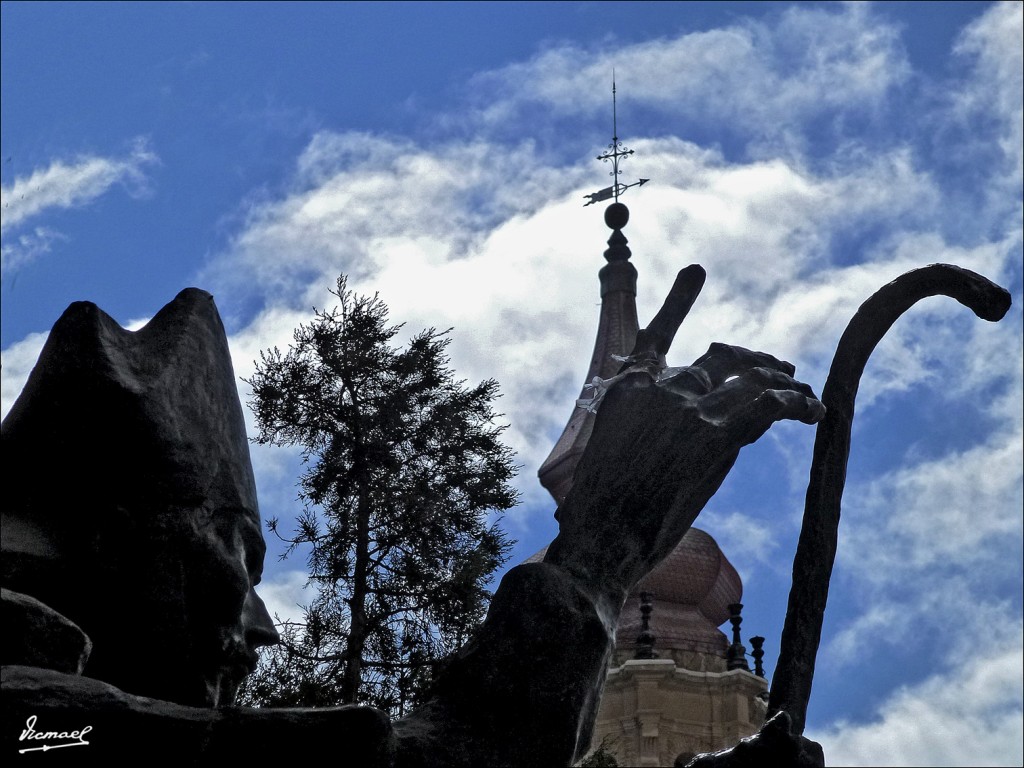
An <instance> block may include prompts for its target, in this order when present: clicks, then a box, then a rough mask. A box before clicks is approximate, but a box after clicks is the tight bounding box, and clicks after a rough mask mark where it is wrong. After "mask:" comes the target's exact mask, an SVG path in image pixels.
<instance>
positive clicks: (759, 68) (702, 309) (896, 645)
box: [0, 2, 1024, 765]
mask: <svg viewBox="0 0 1024 768" xmlns="http://www.w3.org/2000/svg"><path fill="white" fill-rule="evenodd" d="M0 8H2V14H3V18H2V21H3V25H2V96H3V99H2V118H3V119H2V151H0V156H2V163H3V164H2V188H3V193H2V196H3V200H2V215H3V218H2V228H0V229H2V258H3V263H2V265H3V269H2V310H0V311H2V349H3V369H2V405H3V413H5V414H6V412H7V410H8V409H9V408H10V405H11V403H12V402H13V400H14V398H15V397H17V394H18V392H19V391H20V388H21V386H22V385H23V383H24V380H25V378H26V376H27V375H28V372H29V370H30V369H31V367H32V365H33V364H34V361H35V358H36V356H37V354H38V351H39V349H40V347H41V345H42V343H43V341H44V339H45V335H46V333H47V331H48V329H49V327H50V326H51V325H52V323H53V322H54V321H55V320H56V318H57V317H58V316H59V315H60V313H61V312H62V311H63V310H64V308H65V307H66V306H67V305H68V304H69V303H70V302H72V301H75V300H80V299H88V300H91V301H94V302H96V303H97V304H99V305H100V306H101V307H102V308H103V309H105V310H106V311H107V312H109V313H110V314H111V315H113V316H114V317H115V318H117V319H118V320H119V321H121V322H122V323H124V324H126V325H129V326H131V327H136V326H137V325H138V324H139V323H141V322H143V321H144V320H145V319H146V318H148V317H150V316H152V315H153V314H154V313H155V312H156V311H157V310H158V309H159V308H160V307H161V306H162V305H163V304H165V303H166V302H167V301H169V300H170V299H171V298H173V297H174V295H175V294H176V293H177V292H178V291H179V290H180V289H182V288H184V287H186V286H190V285H196V286H199V287H202V288H205V289H207V290H209V291H211V292H212V293H213V294H214V295H215V297H216V300H217V303H218V306H219V308H220V311H221V313H222V315H223V317H224V319H225V323H226V325H227V327H228V332H229V335H230V341H231V345H232V351H233V356H234V362H235V368H236V372H237V373H238V374H239V375H240V376H246V375H248V374H250V373H251V372H252V370H253V360H254V359H255V358H256V357H258V354H259V351H260V350H261V349H263V348H266V347H268V346H272V345H279V346H281V347H285V346H287V343H288V341H289V338H290V333H291V330H292V329H293V328H294V327H295V325H297V324H298V323H299V322H302V321H304V320H307V319H308V318H309V317H310V316H311V307H312V306H314V305H316V306H323V305H324V303H325V302H326V301H327V300H328V299H329V295H328V294H327V289H328V288H329V287H331V286H332V285H333V283H334V280H335V278H336V276H337V275H338V274H339V273H340V272H345V273H347V274H349V275H350V282H351V285H352V286H353V287H355V288H356V289H357V290H359V291H361V292H369V293H372V292H374V291H378V292H379V293H380V295H381V297H382V298H383V299H384V301H385V302H386V303H387V304H388V305H389V306H390V308H391V313H392V314H391V317H392V320H394V321H396V322H405V323H406V324H407V325H406V330H407V331H408V333H406V334H405V336H406V337H408V336H411V335H412V334H413V333H414V332H415V331H416V330H419V329H421V328H424V327H429V326H437V327H448V326H452V327H453V328H454V331H453V339H454V342H453V344H452V347H451V353H452V358H453V363H454V366H455V367H456V369H457V371H458V373H459V374H460V376H462V377H465V378H467V379H470V380H473V381H478V380H480V379H483V378H488V377H494V378H496V379H497V380H498V381H499V382H500V383H501V388H502V392H503V393H504V395H503V398H502V400H501V403H500V405H501V410H502V411H503V412H504V413H505V414H506V418H507V420H508V422H509V424H510V425H511V426H510V429H509V431H508V432H507V436H508V439H509V441H510V442H511V443H512V445H513V446H514V447H515V449H516V450H517V452H518V461H519V462H520V463H521V464H522V470H521V472H520V475H519V478H518V485H519V487H520V488H521V490H522V494H523V503H522V504H521V505H520V506H519V507H517V508H516V509H515V510H513V511H511V512H510V513H509V514H508V515H507V516H506V518H505V523H506V527H507V529H508V531H509V533H510V534H511V535H512V536H513V537H514V538H516V539H518V541H519V544H518V545H517V547H516V550H515V553H514V558H513V561H512V562H513V563H514V562H516V561H518V560H520V559H522V558H524V557H526V556H528V555H529V554H531V553H533V552H534V551H536V550H537V549H539V548H540V547H541V546H543V545H544V544H546V543H547V542H548V541H549V540H550V539H551V537H552V536H553V535H554V533H555V525H554V521H553V520H552V517H551V514H552V511H553V503H552V502H551V500H550V499H549V498H548V497H547V496H546V494H545V493H544V492H543V490H542V489H541V488H540V487H539V485H538V484H537V482H536V471H537V468H538V466H539V465H540V462H541V461H542V460H543V459H544V457H545V456H546V454H547V452H548V451H549V450H550V448H551V445H552V443H553V441H554V440H555V438H556V437H557V436H558V434H559V433H560V431H561V428H562V426H563V425H564V423H565V421H566V419H567V418H568V416H569V414H570V411H571V408H572V403H573V400H574V399H575V397H576V396H577V394H578V390H579V387H580V385H581V384H582V383H583V377H584V374H585V372H586V367H587V361H588V357H589V353H590V347H591V345H592V343H593V336H594V332H595V330H596V320H597V312H598V302H599V297H598V290H597V289H598V284H597V274H596V273H597V270H598V269H599V268H600V267H601V266H602V264H603V263H604V262H603V258H602V256H601V254H602V251H603V249H604V248H605V242H604V241H605V239H606V238H607V236H608V230H607V229H606V228H605V226H604V224H603V221H602V217H601V207H602V206H591V207H587V208H584V207H582V202H583V198H582V195H583V194H584V193H587V192H592V191H595V190H596V189H599V188H600V187H603V186H606V185H607V184H608V183H609V181H610V180H609V177H608V175H607V172H608V167H607V166H606V165H603V164H601V163H598V162H596V161H595V160H594V158H595V156H596V155H597V154H598V153H600V152H601V151H602V150H603V149H604V148H605V147H606V146H607V144H608V142H609V140H610V138H611V99H610V97H611V93H610V90H611V89H610V86H611V76H612V70H613V68H614V70H615V73H616V78H617V83H618V96H619V99H618V115H619V123H618V125H619V136H620V138H621V139H622V140H623V141H624V143H625V144H626V145H627V146H628V147H629V148H632V149H634V150H635V151H636V154H635V155H634V156H632V157H631V158H629V159H628V160H627V161H625V162H624V163H623V171H624V180H625V181H632V180H634V179H635V178H639V177H641V176H642V177H645V178H647V177H649V178H650V179H651V182H650V183H649V184H647V185H646V186H644V187H643V189H640V190H631V191H630V193H629V194H628V195H627V197H626V198H624V202H627V203H628V204H629V206H630V209H631V212H632V218H631V221H630V224H629V226H628V227H627V229H626V232H625V233H626V235H627V236H628V237H629V240H630V245H631V247H632V249H633V263H634V264H635V265H636V267H637V269H638V271H639V273H640V279H639V295H638V297H637V301H638V306H639V314H640V318H641V323H644V322H646V320H648V319H649V318H650V317H651V316H652V315H653V313H654V312H655V311H656V309H657V307H658V306H660V302H661V301H662V299H663V298H664V295H665V293H666V292H667V290H668V288H669V286H670V285H671V280H672V276H673V275H674V273H675V272H676V271H677V270H678V269H680V268H682V267H684V266H686V265H687V264H690V263H694V262H697V263H700V264H702V265H703V266H704V267H705V268H706V269H707V271H708V281H707V285H706V287H705V289H704V293H703V294H702V296H701V297H700V299H699V300H698V302H697V304H696V305H695V307H694V310H693V311H692V312H691V315H690V317H689V318H688V319H687V321H686V323H685V324H684V325H683V328H682V329H681V331H680V333H679V334H678V336H677V339H676V342H675V346H674V348H673V351H672V353H671V354H670V355H669V359H670V362H672V363H674V364H685V363H689V362H691V361H692V360H693V359H694V358H696V357H697V356H699V355H700V354H701V353H703V352H704V350H705V349H706V348H707V345H708V344H709V343H710V342H712V341H724V342H728V343H732V344H738V345H741V346H746V347H750V348H754V349H761V350H764V351H767V352H771V353H772V354H774V355H776V356H777V357H781V358H784V359H788V360H790V361H791V362H793V363H794V364H795V365H796V366H797V374H798V377H799V378H801V379H803V380H804V381H807V382H808V383H810V384H811V385H812V386H813V387H814V388H815V390H816V391H818V392H820V391H821V387H822V385H823V383H824V380H825V376H826V374H827V370H828V365H829V363H830V361H831V356H832V353H833V351H834V349H835V346H836V342H837V341H838V338H839V335H840V334H841V333H842V331H843V329H844V327H845V325H846V323H847V322H848V320H849V318H850V317H851V316H852V314H853V313H854V311H855V310H856V308H857V306H858V305H859V304H860V303H861V302H862V301H863V300H864V299H866V298H867V297H868V296H869V295H870V294H871V293H872V292H873V291H874V290H876V289H877V288H878V287H880V286H882V285H883V284H885V283H886V282H888V281H890V280H892V279H893V278H895V277H896V276H897V275H899V274H901V273H903V272H905V271H907V270H909V269H913V268H915V267H918V266H923V265H925V264H929V263H933V262H949V263H954V264H958V265H961V266H963V267H967V268H969V269H973V270H975V271H977V272H981V273H982V274H984V275H986V276H987V277H989V278H990V279H992V280H994V281H996V282H998V283H1000V284H1001V285H1003V286H1005V287H1007V288H1008V289H1009V290H1010V291H1011V293H1012V295H1013V302H1014V305H1013V308H1012V309H1011V310H1010V313H1009V315H1008V316H1007V317H1006V318H1005V319H1004V320H1003V321H1002V322H1000V323H996V324H990V323H984V322H982V321H980V320H977V319H976V318H974V316H973V315H971V313H970V312H969V311H967V310H966V309H964V308H963V307H961V306H960V305H958V304H956V303H955V302H953V301H951V300H948V299H941V298H934V299H929V300H926V301H924V302H922V303H920V304H919V305H918V306H917V307H915V308H914V309H913V310H911V311H910V312H908V313H907V314H906V315H905V316H904V317H903V318H902V319H901V320H900V321H899V322H898V323H897V325H896V326H895V327H894V328H893V330H892V331H891V332H890V333H889V335H888V336H887V337H886V338H885V340H884V341H883V343H882V344H881V345H880V346H879V347H878V349H877V350H876V352H875V354H874V357H873V358H872V360H871V362H870V364H869V366H868V369H867V372H866V374H865V377H864V380H863V383H862V388H861V393H860V396H859V399H858V412H857V422H856V423H855V425H854V436H853V456H852V458H851V463H850V472H849V480H848V485H847V489H846V497H845V503H844V517H843V522H842V526H841V530H840V550H839V555H838V562H837V567H836V571H835V574H834V576H833V579H832V591H831V598H832V599H831V602H830V604H829V609H828V613H827V615H826V621H825V629H824V637H823V642H822V648H821V651H820V653H819V659H818V670H817V674H816V677H815V689H814V695H813V697H812V699H811V705H810V710H809V715H808V732H809V735H810V736H812V737H813V738H816V739H818V740H820V741H821V742H822V744H823V745H824V747H825V753H826V756H827V758H828V760H829V762H830V763H831V764H841V765H883V764H884V765H1019V764H1021V762H1022V760H1024V755H1022V747H1021V743H1022V719H1024V715H1022V675H1024V670H1022V657H1024V654H1022V646H1024V619H1022V543H1021V541H1022V512H1021V509H1022V458H1021V457H1022V415H1021V413H1022V378H1024V377H1022V365H1024V363H1022V335H1024V334H1022V319H1021V318H1022V316H1021V305H1022V274H1021V273H1022V210H1024V205H1022V192H1021V187H1022V149H1021V145H1022V122H1024V118H1022V96H1021V94H1022V84H1021V71H1022V42H1021V41H1022V26H1024V25H1022V18H1021V10H1022V6H1021V3H1020V2H1006V3H995V4H989V3H954V2H942V3H885V4H878V5H871V4H867V3H854V4H849V5H847V4H838V3H825V4H818V3H800V4H789V3H729V2H720V3H643V2H631V3H628V4H613V3H582V2H581V3H522V4H520V3H507V4H490V3H482V2H481V3H472V4H444V3H440V4H433V3H408V4H407V3H398V2H393V3H386V4H376V3H367V4H360V3H345V4H299V3H289V4H287V5H285V4H276V3H259V4H241V3H231V4H209V3H198V4H190V3H175V4H156V3H145V4H141V3H140V4H79V3H72V4H63V3H57V2H51V3H3V5H2V6H0ZM240 388H241V389H240V392H241V394H242V397H243V399H244V398H245V397H246V393H245V388H244V385H241V384H240ZM813 437H814V434H813V428H810V427H806V426H804V425H800V424H784V425H777V426H776V427H774V428H773V429H772V430H771V431H770V432H769V433H768V434H767V435H766V436H765V437H764V438H763V439H762V440H761V441H760V442H759V443H758V444H757V445H755V446H752V447H750V448H748V449H745V450H744V453H743V454H741V456H740V461H739V462H738V463H737V465H736V467H735V469H734V470H733V473H732V475H731V476H730V478H729V480H728V481H727V482H726V484H725V486H723V488H722V490H721V491H720V493H719V494H718V495H717V496H716V497H715V498H714V499H713V500H712V501H711V503H710V504H709V505H708V508H707V509H706V510H705V512H704V513H703V515H702V516H701V518H700V519H699V520H698V525H699V526H700V527H702V528H704V529H705V530H707V531H708V532H710V533H711V534H712V535H714V536H715V537H716V538H717V540H718V541H719V543H720V544H721V546H722V548H723V549H724V551H725V553H726V555H727V556H728V557H729V558H730V559H731V561H732V562H733V563H734V564H735V565H736V567H737V569H738V570H739V571H740V573H741V575H742V576H743V579H744V584H745V594H744V599H743V602H744V604H745V605H746V608H745V610H744V616H745V621H744V625H743V627H744V632H745V637H746V636H749V635H751V634H761V635H764V636H766V637H767V638H768V641H767V643H766V651H767V656H766V662H767V665H768V668H769V672H770V671H771V670H772V669H773V668H774V659H775V654H776V653H777V648H778V637H779V635H780V632H781V626H782V620H783V616H784V612H785V601H786V597H787V595H788V591H789V583H790V568H791V563H792V557H793V552H794V549H795V545H796V537H797V534H798V531H799V520H800V515H801V513H802V507H803V493H804V490H805V488H806V483H807V471H808V468H809V464H810V455H811V446H812V441H813ZM253 461H254V466H255V469H256V472H257V480H258V484H259V491H260V498H261V504H262V506H263V510H264V514H265V515H266V516H268V517H269V516H270V515H279V516H282V517H287V516H288V515H290V514H292V513H293V512H294V511H295V510H296V502H295V486H294V483H295V478H296V467H295V461H294V455H293V454H290V453H289V452H288V451H285V450H282V449H271V448H266V449H263V448H261V449H255V448H254V451H253ZM510 564H511V563H510ZM303 567H304V563H303V562H301V560H299V559H295V558H293V559H289V560H286V561H284V562H278V561H277V560H276V559H275V558H274V557H270V558H268V563H267V578H266V581H265V586H264V588H263V592H264V594H265V595H267V597H268V601H269V602H270V603H271V604H272V606H273V607H274V608H275V609H277V610H279V611H288V610H291V606H293V605H294V603H295V601H297V600H299V601H301V600H302V599H303V593H302V592H301V589H300V587H301V584H302V576H301V574H302V570H303Z"/></svg>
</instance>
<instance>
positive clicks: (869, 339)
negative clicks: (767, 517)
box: [768, 264, 1010, 735]
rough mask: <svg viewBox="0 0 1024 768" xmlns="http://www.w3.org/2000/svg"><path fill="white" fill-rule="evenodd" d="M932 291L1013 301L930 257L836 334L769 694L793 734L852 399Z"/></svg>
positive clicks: (816, 630)
mask: <svg viewBox="0 0 1024 768" xmlns="http://www.w3.org/2000/svg"><path fill="white" fill-rule="evenodd" d="M936 295H943V296H949V297H950V298H953V299H956V300H957V301H959V302H960V303H961V304H963V305H964V306H967V307H969V308H970V309H971V310H973V311H974V314H976V315H977V316H978V317H980V318H981V319H983V320H989V321H993V322H994V321H996V320H999V319H1001V318H1002V317H1003V316H1004V315H1005V314H1006V311H1007V310H1008V309H1009V308H1010V294H1009V292H1007V291H1006V290H1004V289H1003V288H1000V287H999V286H998V285H996V284H995V283H992V282H991V281H989V280H987V279H986V278H984V277H982V276H981V275H978V274H976V273H974V272H970V271H968V270H966V269H961V268H960V267H955V266H952V265H949V264H932V265H931V266H928V267H924V268H922V269H916V270H913V271H912V272H907V273H906V274H904V275H901V276H900V277H898V278H897V279H896V280H894V281H893V282H891V283H889V284H888V285H886V286H885V287H883V288H882V289H880V290H879V291H877V292H876V293H875V294H874V295H873V296H872V297H871V298H870V299H868V300H867V301H865V302H864V303H863V304H862V305H861V307H860V309H859V310H857V314H856V315H854V316H853V319H852V320H851V321H850V324H849V325H848V326H847V328H846V331H845V333H843V336H842V338H841V339H840V340H839V346H838V347H837V348H836V354H835V357H834V358H833V360H832V368H831V370H830V371H829V374H828V379H827V380H826V381H825V388H824V390H823V391H822V394H821V402H822V403H824V404H825V407H826V409H827V411H826V413H825V418H824V420H822V421H821V422H820V423H819V424H818V431H817V434H816V437H815V440H814V458H813V460H812V462H811V477H810V481H809V483H808V486H807V501H806V503H805V505H804V520H803V528H802V530H801V531H800V541H799V543H798V544H797V549H796V557H795V558H794V560H793V587H792V589H791V590H790V593H789V608H788V610H787V612H786V623H785V626H784V627H783V630H782V642H781V645H780V648H779V661H778V665H777V666H776V669H775V675H774V677H773V678H772V686H771V694H770V697H769V701H768V717H771V716H772V715H774V714H775V713H776V712H779V711H780V710H781V711H785V712H788V713H789V716H790V717H791V718H792V733H794V734H797V735H799V734H802V733H803V731H804V723H805V719H806V716H807V702H808V700H809V699H810V696H811V679H812V678H813V676H814V661H815V656H816V655H817V653H818V643H819V642H820V641H821V623H822V618H823V616H824V614H825V602H826V600H827V599H828V585H829V579H830V577H831V575H832V565H833V563H834V562H835V557H836V540H837V536H838V532H839V513H840V502H841V500H842V496H843V486H844V484H845V483H846V463H847V459H849V456H850V428H851V426H852V424H853V402H854V399H855V398H856V396H857V387H858V386H859V385H860V377H861V374H862V373H863V372H864V366H865V365H866V364H867V361H868V357H870V355H871V352H872V350H873V349H874V348H875V345H876V344H878V342H879V341H880V340H881V338H882V337H883V336H884V335H885V334H886V332H887V331H888V330H889V328H890V327H892V324H893V323H894V322H896V319H897V318H898V317H899V316H900V315H902V314H903V313H904V312H906V311H907V310H908V309H910V307H912V306H913V305H914V304H916V303H917V302H918V301H920V300H921V299H924V298H927V297H928V296H936Z"/></svg>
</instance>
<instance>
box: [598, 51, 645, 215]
mask: <svg viewBox="0 0 1024 768" xmlns="http://www.w3.org/2000/svg"><path fill="white" fill-rule="evenodd" d="M632 154H633V150H632V149H628V148H627V147H625V146H623V144H622V142H621V141H619V112H618V99H617V95H616V88H615V70H614V69H613V70H612V143H611V144H609V145H608V150H607V151H606V152H604V153H603V154H600V155H598V156H597V159H598V160H600V161H602V162H605V163H607V162H609V161H611V164H612V170H610V171H609V172H608V175H609V176H611V177H612V179H613V182H612V185H611V186H610V187H605V188H604V189H599V190H598V191H597V192H591V193H590V194H589V195H584V197H586V198H589V200H588V201H587V202H585V203H584V204H583V206H584V207H586V206H588V205H591V204H593V203H599V202H601V201H602V200H610V199H611V198H613V197H614V198H615V202H616V203H617V202H619V195H622V194H625V192H626V190H627V189H629V188H630V187H642V186H643V185H644V184H646V183H647V182H648V181H650V179H640V180H639V181H634V182H633V183H632V184H623V183H622V182H621V181H619V176H620V175H621V174H622V171H620V170H619V162H620V161H621V160H623V159H624V158H626V157H629V156H630V155H632Z"/></svg>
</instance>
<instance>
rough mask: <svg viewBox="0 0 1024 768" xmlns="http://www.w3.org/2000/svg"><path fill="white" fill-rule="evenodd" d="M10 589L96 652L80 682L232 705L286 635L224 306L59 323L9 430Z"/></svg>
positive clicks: (191, 304) (202, 297)
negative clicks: (269, 595) (139, 323)
mask: <svg viewBox="0 0 1024 768" xmlns="http://www.w3.org/2000/svg"><path fill="white" fill-rule="evenodd" d="M2 445H3V465H4V472H5V476H6V477H7V478H8V482H7V484H6V485H7V492H8V493H7V501H6V502H5V505H4V510H3V559H2V568H0V576H2V582H3V586H4V587H7V588H9V589H13V590H16V591H19V592H23V593H26V594H29V595H32V596H33V597H36V598H38V599H39V600H42V601H43V602H45V603H47V604H48V605H50V606H51V607H52V608H54V609H55V610H57V611H59V612H60V613H62V614H64V615H65V616H67V617H68V618H69V619H71V620H72V621H74V622H75V623H77V624H78V625H79V626H80V627H81V628H82V629H83V630H84V631H85V632H86V634H88V635H89V637H90V638H91V639H92V642H93V651H92V655H91V656H90V658H89V661H88V663H87V665H86V668H85V673H84V674H85V675H87V676H89V677H95V678H98V679H100V680H104V681H106V682H109V683H112V684H114V685H116V686H117V687H119V688H121V689H123V690H125V691H128V692H130V693H134V694H138V695H142V696H148V697H152V698H157V699H163V700H167V701H174V702H178V703H181V704H188V705H193V706H212V705H217V704H225V703H230V702H231V700H232V699H233V697H234V693H235V689H236V688H237V686H238V683H239V682H241V680H242V678H243V677H244V676H245V675H246V674H247V673H248V672H249V671H250V669H251V667H252V665H253V664H254V661H255V649H256V648H257V647H258V646H260V645H267V644H270V643H273V642H275V641H276V639H277V634H276V632H275V630H274V627H273V623H272V622H271V621H270V617H269V616H268V615H267V611H266V608H265V607H264V606H263V603H262V601H261V600H260V598H259V597H258V596H257V595H256V593H255V591H254V590H253V587H254V586H255V584H256V583H257V582H258V581H259V578H260V574H261V571H262V567H263V555H264V551H265V545H264V542H263V537H262V534H261V529H260V516H259V510H258V506H257V501H256V489H255V484H254V481H253V475H252V466H251V464H250V460H249V448H248V443H247V441H246V436H245V424H244V420H243V417H242V410H241V405H240V404H239V401H238V395H237V390H236V388H235V376H234V372H233V369H232V365H231V359H230V356H229V353H228V346H227V339H226V337H225V334H224V328H223V325H222V323H221V320H220V317H219V315H218V313H217V310H216V307H215V306H214V303H213V297H212V296H210V295H209V294H208V293H205V292H203V291H200V290H197V289H187V290H185V291H182V292H181V293H180V294H179V295H178V296H177V297H176V298H175V300H174V301H173V302H171V303H170V304H168V305H167V306H166V307H164V308H163V309H162V310H161V311H160V312H159V313H158V314H157V315H156V316H155V317H154V318H153V319H152V321H151V322H150V323H149V324H148V325H146V326H145V327H144V328H142V329H141V330H139V331H137V332H134V333H133V332H130V331H126V330H125V329H123V328H121V327H120V326H119V325H118V324H117V323H116V322H115V321H114V320H113V319H112V318H110V317H109V316H108V315H106V314H105V313H103V312H102V311H100V310H99V308H97V307H96V306H95V305H94V304H90V303H86V302H78V303H75V304H72V305H71V306H70V307H69V308H68V309H67V311H65V313H64V314H63V315H62V316H61V318H60V320H58V321H57V323H56V325H54V327H53V330H52V331H51V333H50V336H49V339H48V341H47V343H46V345H45V347H44V349H43V351H42V353H41V355H40V358H39V362H38V363H37V365H36V367H35V369H34V370H33V371H32V374H31V376H30V377H29V380H28V383H27V384H26V387H25V390H24V391H23V392H22V394H21V396H20V397H19V398H18V400H17V402H16V403H15V404H14V406H13V408H12V409H11V412H10V414H9V415H8V416H7V418H6V419H5V420H4V422H3V427H2Z"/></svg>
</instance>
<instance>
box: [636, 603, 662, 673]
mask: <svg viewBox="0 0 1024 768" xmlns="http://www.w3.org/2000/svg"><path fill="white" fill-rule="evenodd" d="M652 597H653V595H651V593H650V592H641V593H640V635H639V636H638V637H637V639H636V652H635V653H634V654H633V658H634V659H656V658H658V654H656V653H655V652H654V640H655V637H654V633H653V632H651V598H652Z"/></svg>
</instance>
